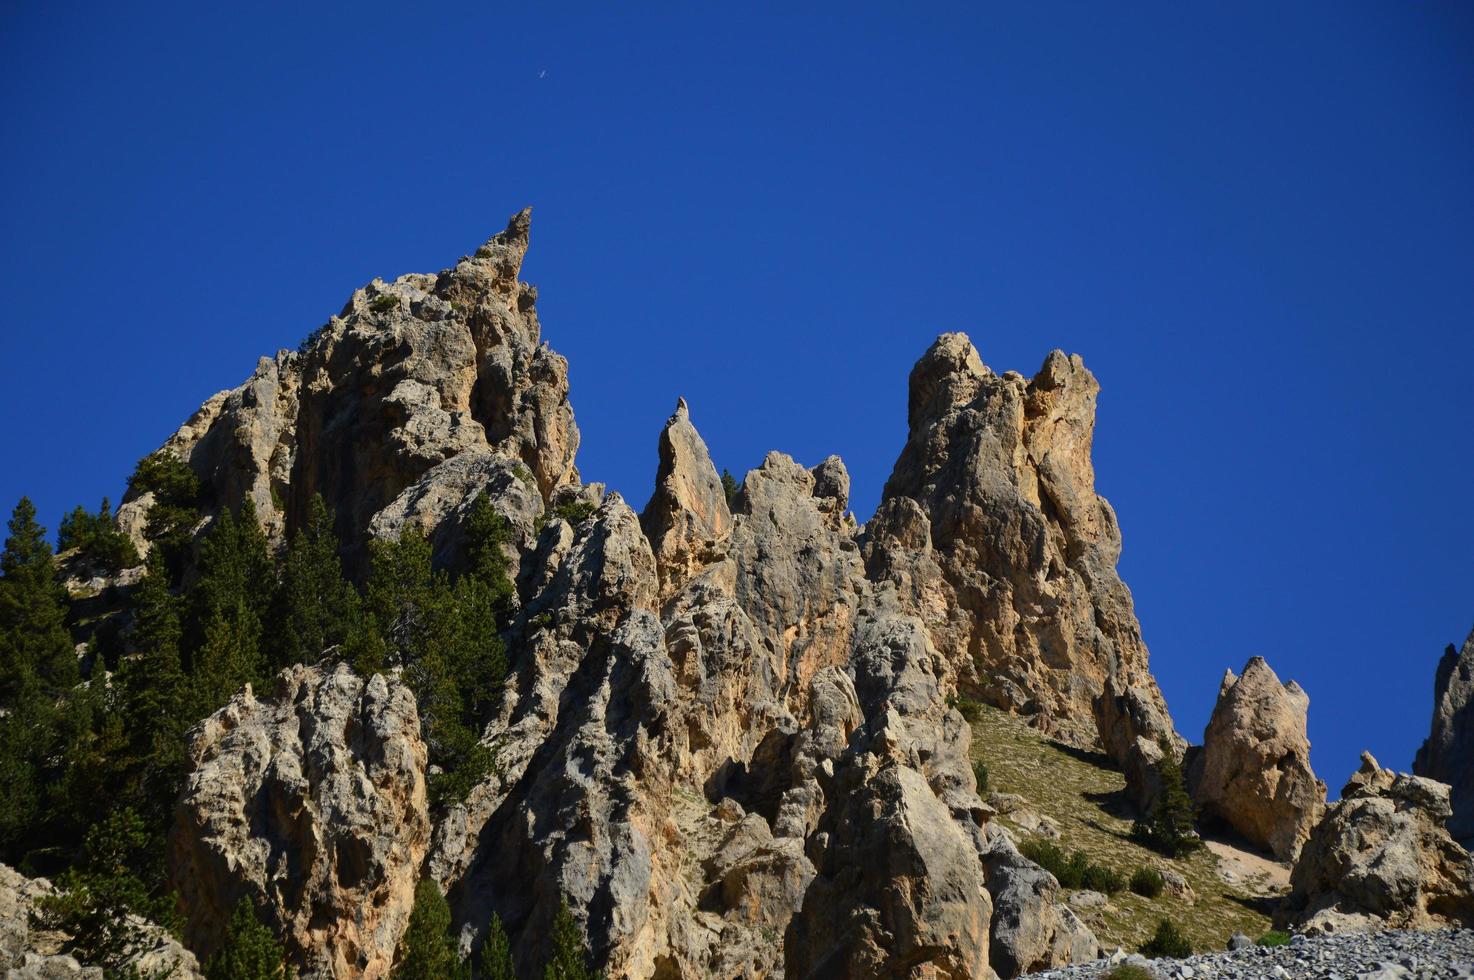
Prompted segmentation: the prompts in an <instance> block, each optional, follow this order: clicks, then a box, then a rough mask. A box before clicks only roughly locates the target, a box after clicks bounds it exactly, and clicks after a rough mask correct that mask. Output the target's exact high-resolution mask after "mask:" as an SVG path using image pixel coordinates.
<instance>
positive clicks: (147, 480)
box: [128, 449, 202, 581]
mask: <svg viewBox="0 0 1474 980" xmlns="http://www.w3.org/2000/svg"><path fill="white" fill-rule="evenodd" d="M128 492H129V493H130V494H133V495H135V496H137V495H141V494H145V493H151V494H153V503H152V504H150V505H149V509H148V524H147V525H146V526H145V528H144V534H145V536H146V537H147V538H148V539H149V541H151V542H152V543H153V547H155V548H159V549H161V550H162V551H163V556H164V561H165V563H166V564H167V565H168V566H169V574H170V579H171V581H178V579H179V577H180V575H181V574H182V573H183V570H184V564H185V561H186V560H187V558H188V556H189V549H190V545H191V543H192V542H193V540H194V529H195V525H196V524H198V523H199V521H200V510H199V505H200V496H201V493H202V488H201V486H200V479H199V477H197V476H195V474H194V470H192V469H190V466H189V464H188V463H186V462H185V461H184V460H182V459H180V458H179V457H178V456H175V455H174V454H173V453H170V452H168V451H166V450H163V449H160V450H159V451H158V452H156V453H153V454H151V455H149V456H145V457H144V458H143V459H140V460H139V461H138V465H137V466H136V467H135V468H134V470H133V475H132V476H130V477H129V478H128Z"/></svg>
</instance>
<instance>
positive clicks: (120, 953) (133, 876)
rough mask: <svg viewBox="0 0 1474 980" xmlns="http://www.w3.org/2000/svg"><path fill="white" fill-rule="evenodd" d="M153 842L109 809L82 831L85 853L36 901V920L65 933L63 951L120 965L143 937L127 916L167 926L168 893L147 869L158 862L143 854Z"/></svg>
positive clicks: (128, 817) (129, 818)
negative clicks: (66, 948) (49, 893)
mask: <svg viewBox="0 0 1474 980" xmlns="http://www.w3.org/2000/svg"><path fill="white" fill-rule="evenodd" d="M155 846H156V842H155V841H154V839H153V838H152V836H151V835H150V834H149V832H148V830H147V828H145V826H144V824H143V822H142V821H141V820H140V819H139V818H138V816H137V814H135V813H133V811H132V810H126V809H125V810H121V811H119V812H117V813H114V814H113V815H112V816H110V817H109V818H108V819H107V820H105V821H103V822H102V823H101V824H99V825H97V826H96V827H94V828H93V829H92V830H91V831H90V832H88V834H87V840H86V845H85V856H84V858H83V860H82V862H81V863H80V864H79V865H78V866H77V867H76V868H73V869H71V870H69V871H68V872H67V873H66V874H64V875H62V876H61V878H60V879H59V880H58V881H57V886H58V892H57V894H55V895H52V896H48V897H46V898H43V899H41V901H40V903H39V909H38V912H39V918H40V919H41V921H42V923H43V924H44V925H45V926H46V927H47V928H50V929H54V930H56V931H58V932H61V933H64V934H66V935H68V936H70V937H71V939H70V943H69V949H70V951H71V952H72V953H73V954H74V955H76V956H77V958H78V959H80V960H81V961H82V962H84V963H90V964H97V965H100V966H102V967H104V969H106V970H108V971H112V970H117V969H119V968H121V967H122V965H123V962H124V960H125V959H126V957H127V953H128V952H129V950H130V948H132V947H135V946H136V945H137V944H138V943H139V942H140V940H141V939H143V938H144V930H143V929H142V928H141V927H140V926H138V925H137V924H136V923H135V922H133V921H132V920H130V918H129V916H130V915H136V916H141V917H143V918H144V919H147V920H149V921H151V922H153V923H154V924H156V925H160V926H163V927H164V928H168V927H170V926H171V925H173V922H174V902H173V897H172V896H171V895H168V894H166V893H165V892H164V889H163V887H162V881H161V880H159V879H158V878H157V877H156V876H155V875H154V874H152V873H151V870H150V869H152V868H153V867H156V866H157V865H158V862H157V861H155V860H153V859H152V856H151V855H150V854H149V853H148V852H149V851H150V849H151V848H153V847H155Z"/></svg>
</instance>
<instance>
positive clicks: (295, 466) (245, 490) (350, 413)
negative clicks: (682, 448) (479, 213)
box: [118, 211, 578, 573]
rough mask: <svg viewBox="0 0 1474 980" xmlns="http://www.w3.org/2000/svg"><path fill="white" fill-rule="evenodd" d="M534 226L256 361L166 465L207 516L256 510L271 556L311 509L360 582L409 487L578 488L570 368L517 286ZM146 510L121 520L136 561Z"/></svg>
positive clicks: (206, 410) (128, 511) (353, 305)
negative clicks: (491, 460) (462, 463)
mask: <svg viewBox="0 0 1474 980" xmlns="http://www.w3.org/2000/svg"><path fill="white" fill-rule="evenodd" d="M530 226H531V218H530V212H528V211H524V212H522V213H521V214H518V215H516V216H515V217H513V218H512V220H511V222H510V223H509V224H508V225H507V228H506V230H505V231H503V232H501V233H500V234H498V235H496V236H494V237H493V238H492V239H491V240H490V241H488V242H487V243H486V244H485V245H483V246H482V247H481V248H479V249H477V251H476V253H475V254H474V255H471V256H467V257H465V258H463V259H461V261H460V262H459V263H457V264H456V266H455V267H454V268H452V269H449V270H446V271H444V272H441V273H438V274H436V275H406V276H401V277H399V278H398V279H396V280H394V282H392V283H386V282H384V281H382V280H378V279H375V280H374V281H373V282H372V283H370V284H369V285H367V286H365V287H364V288H363V289H360V290H358V291H357V292H355V293H354V294H353V296H352V298H351V299H350V300H349V301H348V304H347V305H346V306H345V307H344V308H343V310H342V312H341V313H340V314H339V315H338V316H335V317H333V318H332V319H330V320H329V321H328V322H327V323H326V324H325V325H324V326H323V327H322V328H321V329H319V330H318V331H317V332H316V333H315V334H314V335H313V336H312V337H311V338H309V340H308V341H307V342H305V343H304V345H303V349H302V350H301V351H300V352H291V353H289V352H285V351H284V352H282V353H280V354H278V355H277V356H276V358H275V359H274V360H263V361H262V362H261V365H260V367H258V368H257V371H256V374H255V375H253V376H252V378H251V379H250V380H249V381H247V382H246V384H244V385H243V386H241V387H240V388H237V389H235V390H233V391H228V392H222V393H220V394H218V395H216V396H214V397H213V398H211V399H210V400H209V401H208V402H206V403H205V405H204V406H203V407H201V409H200V410H199V411H198V412H197V413H196V414H195V415H194V417H193V418H191V419H190V420H189V421H188V422H187V423H185V425H184V426H183V427H182V428H180V430H179V431H178V432H176V433H175V434H174V435H173V436H171V437H170V438H169V439H168V441H166V442H165V444H164V446H163V449H164V450H165V451H167V452H170V453H173V454H174V455H176V456H179V457H181V458H183V459H185V460H186V461H188V462H189V464H190V466H191V467H192V468H193V469H194V471H195V473H196V474H197V475H198V476H199V477H200V479H201V481H202V483H203V484H204V487H205V497H206V499H207V500H208V501H210V502H211V505H212V506H215V507H221V506H230V507H235V506H238V505H239V504H240V503H241V501H243V500H244V499H246V498H247V497H249V498H251V499H252V500H254V501H255V504H256V509H257V513H258V514H259V515H260V516H261V518H262V520H263V523H264V525H265V526H266V528H267V530H268V532H269V533H271V534H272V535H273V537H274V538H276V539H277V540H280V537H281V534H282V533H283V532H284V531H285V530H286V529H287V528H288V527H292V526H295V525H296V524H297V523H299V522H300V521H302V519H303V518H304V517H305V515H306V513H307V510H308V507H309V506H310V504H311V501H312V497H313V496H314V495H315V494H321V495H322V496H323V499H324V500H325V501H326V503H327V504H328V506H329V507H330V508H332V510H333V511H334V513H335V514H336V517H337V530H338V533H339V536H340V537H341V538H342V539H343V540H344V541H345V542H346V543H347V544H348V547H349V552H350V557H355V558H356V561H355V562H354V565H353V567H354V569H355V571H357V572H359V573H361V572H362V571H363V562H362V546H363V544H364V543H365V541H366V535H367V531H368V528H369V525H370V522H371V521H373V520H374V518H375V515H377V514H378V513H379V512H380V511H381V510H383V509H384V508H386V507H389V506H390V505H391V504H394V503H395V501H396V498H398V497H399V496H400V494H401V493H403V492H405V491H406V489H407V488H410V487H411V486H413V485H416V484H417V483H420V484H422V485H421V486H420V490H419V491H418V493H419V495H420V496H421V497H423V496H424V495H425V494H426V493H427V492H429V488H428V487H425V486H423V483H422V481H423V480H424V479H425V478H426V477H427V476H429V475H430V474H431V473H432V471H435V472H436V477H445V478H450V479H451V480H452V481H454V479H455V478H457V477H459V476H463V475H464V473H463V471H458V470H444V469H439V464H441V463H444V462H445V461H447V460H450V459H452V458H454V457H456V456H458V455H460V454H462V453H466V452H479V453H483V454H484V453H488V452H489V453H494V454H496V455H498V456H501V457H504V458H505V459H507V460H510V461H513V462H519V463H520V464H521V465H522V466H523V467H524V468H525V471H526V473H527V474H528V475H529V476H530V478H531V480H530V482H531V483H532V484H533V485H534V486H535V487H536V490H537V492H538V494H539V495H540V496H541V497H542V499H543V500H544V501H547V500H549V499H550V498H551V496H552V494H553V492H554V491H555V490H557V489H558V488H559V487H562V486H565V485H568V484H576V483H577V482H578V471H577V469H576V468H575V467H574V463H573V458H574V454H575V452H576V451H577V449H578V429H577V427H576V426H575V425H574V422H573V411H572V409H571V408H570V407H569V404H568V365H567V362H566V361H564V359H563V358H562V357H560V356H559V355H557V354H555V353H553V352H552V351H551V350H550V349H549V348H548V347H547V345H545V344H543V343H542V341H541V327H540V325H539V323H538V319H537V311H536V308H535V304H536V299H537V290H536V289H535V288H533V287H532V286H529V285H527V284H526V283H522V282H519V281H518V280H517V275H518V272H519V271H520V269H521V265H522V259H523V257H524V256H525V255H526V252H527V245H528V233H529V229H530ZM436 477H432V478H431V479H432V480H433V479H435V478H436ZM440 492H441V493H442V494H444V493H447V492H448V490H445V489H442V490H441V491H440ZM150 503H151V500H148V499H145V498H144V497H139V498H127V499H125V501H124V503H123V504H122V505H121V506H120V507H119V517H118V519H119V523H120V525H121V526H122V527H123V528H124V529H126V530H128V531H129V533H130V534H132V535H133V536H134V537H135V539H137V540H139V542H140V543H141V544H144V546H145V547H146V542H143V540H142V535H143V526H144V524H145V522H146V514H147V509H148V506H149V504H150Z"/></svg>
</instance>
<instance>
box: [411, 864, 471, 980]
mask: <svg viewBox="0 0 1474 980" xmlns="http://www.w3.org/2000/svg"><path fill="white" fill-rule="evenodd" d="M465 972H466V971H465V970H464V968H463V966H462V963H461V958H460V953H459V950H458V949H457V944H456V940H455V937H454V936H453V935H451V918H450V906H449V905H447V904H446V901H445V895H444V894H443V893H442V892H441V891H440V886H439V885H437V884H436V883H435V881H434V879H431V878H422V879H420V882H419V884H417V885H415V904H414V907H413V908H411V909H410V913H409V925H407V926H406V927H405V930H404V937H403V938H402V939H400V941H399V955H398V956H397V957H396V962H395V964H394V977H395V980H445V978H448V977H462V976H464V975H465Z"/></svg>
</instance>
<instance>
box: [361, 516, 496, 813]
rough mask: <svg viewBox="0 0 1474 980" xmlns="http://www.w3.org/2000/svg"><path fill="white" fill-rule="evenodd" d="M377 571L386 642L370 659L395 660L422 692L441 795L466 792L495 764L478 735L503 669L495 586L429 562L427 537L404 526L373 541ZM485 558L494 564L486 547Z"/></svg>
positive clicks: (371, 592) (374, 597) (374, 599)
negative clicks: (395, 536) (453, 576)
mask: <svg viewBox="0 0 1474 980" xmlns="http://www.w3.org/2000/svg"><path fill="white" fill-rule="evenodd" d="M370 554H371V556H372V561H373V565H372V571H371V573H370V576H369V584H368V593H367V600H366V604H367V606H368V609H369V611H370V614H371V615H372V616H373V620H374V622H375V623H376V624H377V626H378V633H379V637H380V640H381V645H380V646H379V647H378V649H377V650H376V651H375V654H374V658H373V661H374V662H373V663H370V664H368V665H365V664H363V663H360V667H361V668H362V667H364V666H369V667H370V668H371V669H376V668H377V665H378V664H385V663H389V664H394V665H397V666H399V667H401V668H402V676H403V678H404V679H405V681H406V683H408V684H409V686H410V689H411V690H412V691H414V693H415V699H416V702H417V703H418V705H419V710H420V724H421V727H422V730H423V734H424V737H425V741H426V744H427V746H428V747H429V750H430V761H431V762H432V763H433V764H434V765H436V766H438V767H439V768H440V769H441V772H440V773H438V774H436V776H435V777H434V778H433V779H432V781H431V786H430V790H431V796H432V799H433V802H435V803H436V804H440V803H444V802H447V801H455V800H462V799H464V798H465V796H466V794H467V793H469V792H470V790H471V788H472V787H473V786H475V785H476V783H478V782H480V781H481V780H482V779H483V778H484V777H485V775H486V773H487V772H489V771H490V768H491V765H492V754H491V751H490V749H488V748H487V747H486V746H485V745H483V744H482V743H481V741H480V736H481V731H482V729H483V727H484V725H485V721H486V719H487V717H489V715H490V713H491V711H493V710H494V709H495V707H496V704H497V701H498V698H499V697H500V693H501V686H502V683H503V682H504V681H505V678H506V672H507V667H506V655H505V651H504V650H503V648H502V644H501V640H500V638H499V637H498V635H497V633H498V624H497V608H498V603H499V598H498V591H497V589H496V588H495V587H494V586H492V585H490V584H488V583H486V582H484V581H483V580H482V579H481V578H479V577H478V576H476V575H474V574H466V575H462V576H461V578H460V579H459V580H458V581H456V583H455V584H454V585H452V584H451V582H450V579H449V577H448V576H447V575H446V574H445V573H444V572H436V571H434V570H433V569H432V567H431V564H430V544H429V542H428V541H426V540H425V538H424V536H423V535H422V534H419V533H417V532H413V531H406V532H405V533H404V534H402V535H401V536H400V538H399V540H398V541H392V542H390V541H378V542H374V543H373V544H372V545H370ZM482 563H483V565H490V561H489V560H488V559H486V558H485V557H484V556H483V558H482Z"/></svg>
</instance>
